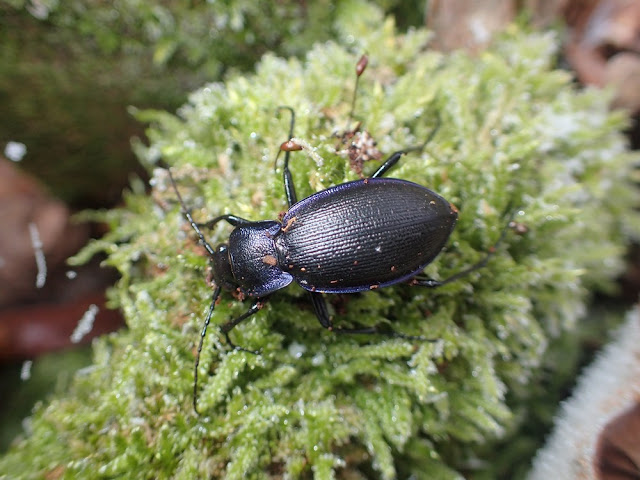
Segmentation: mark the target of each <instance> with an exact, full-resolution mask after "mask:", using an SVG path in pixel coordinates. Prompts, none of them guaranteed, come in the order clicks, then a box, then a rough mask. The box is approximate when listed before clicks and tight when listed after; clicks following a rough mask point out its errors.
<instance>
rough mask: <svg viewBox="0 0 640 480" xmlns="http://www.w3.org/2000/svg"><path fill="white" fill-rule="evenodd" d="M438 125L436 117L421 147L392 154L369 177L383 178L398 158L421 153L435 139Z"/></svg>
mask: <svg viewBox="0 0 640 480" xmlns="http://www.w3.org/2000/svg"><path fill="white" fill-rule="evenodd" d="M440 123H441V122H440V116H438V117H436V126H435V127H433V130H431V133H430V134H429V136H428V137H427V139H426V140H425V141H424V143H423V144H422V145H419V146H417V147H411V148H406V149H404V150H400V151H398V152H395V153H392V154H391V156H389V158H387V159H386V160H385V161H384V162H383V163H382V165H380V166H379V167H378V169H377V170H376V171H375V172H374V173H373V175H371V178H380V177H382V176H384V174H385V173H387V171H389V169H391V167H393V166H394V165H395V164H396V163H398V161H399V160H400V158H402V156H403V155H405V154H407V153H409V152H421V151H422V150H423V149H424V147H426V146H427V144H428V143H429V142H431V140H433V137H435V135H436V133H437V132H438V130H439V129H440Z"/></svg>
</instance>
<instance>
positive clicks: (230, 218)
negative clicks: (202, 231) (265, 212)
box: [196, 215, 253, 229]
mask: <svg viewBox="0 0 640 480" xmlns="http://www.w3.org/2000/svg"><path fill="white" fill-rule="evenodd" d="M222 220H224V221H225V222H227V223H228V224H229V225H232V226H234V227H244V226H247V225H249V224H250V223H253V222H251V220H246V219H244V218H241V217H237V216H235V215H220V216H218V217H216V218H212V219H211V220H209V221H207V222H205V223H196V225H197V226H198V227H200V228H208V229H211V228H213V227H214V226H215V224H216V223H218V222H221V221H222Z"/></svg>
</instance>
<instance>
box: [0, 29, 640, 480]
mask: <svg viewBox="0 0 640 480" xmlns="http://www.w3.org/2000/svg"><path fill="white" fill-rule="evenodd" d="M349 26H350V28H352V29H353V37H352V38H354V39H356V40H355V43H353V44H351V45H350V46H349V49H346V48H345V47H343V46H340V45H337V44H334V43H327V44H323V45H318V46H316V47H315V48H314V49H312V50H311V51H310V52H309V53H308V55H307V56H306V58H305V59H304V61H298V60H283V59H281V58H276V57H274V56H267V57H265V58H263V60H262V61H261V62H260V64H259V65H258V66H257V69H256V73H255V74H254V75H248V76H236V77H232V78H230V79H229V80H228V81H227V82H226V83H225V84H218V83H216V84H211V85H207V86H206V87H204V88H202V89H200V90H198V91H196V92H194V93H193V94H192V95H191V97H190V100H189V102H188V103H187V104H186V105H184V106H183V107H182V108H181V109H180V111H179V112H178V115H176V116H174V115H170V114H167V113H163V112H157V111H155V112H138V116H139V118H140V119H142V120H144V121H147V122H150V123H151V125H152V127H151V128H150V130H149V138H150V142H151V143H150V146H148V147H145V146H142V145H137V146H136V150H137V152H138V153H139V155H140V157H141V159H142V160H143V162H144V163H145V164H146V165H147V166H148V167H149V168H153V165H154V163H155V162H156V161H157V159H159V158H162V159H163V160H164V161H165V162H167V163H169V164H170V165H172V169H173V172H174V175H175V176H176V178H177V181H178V184H179V188H180V190H181V192H182V195H183V196H184V198H185V200H186V202H187V204H188V205H189V206H190V207H192V209H193V214H194V216H195V217H196V218H197V219H202V220H204V219H208V218H212V217H213V216H216V215H219V214H223V213H233V214H236V215H239V216H241V217H244V218H248V219H274V218H277V217H278V214H279V213H280V212H282V211H283V210H285V209H286V202H285V199H284V191H283V186H282V180H281V172H278V173H275V172H274V170H273V161H274V158H275V156H276V152H277V150H278V147H279V145H280V144H281V143H282V142H283V141H284V140H286V139H287V130H288V121H289V119H288V117H287V116H286V115H280V116H278V115H276V109H277V107H278V106H280V105H283V104H286V105H290V106H291V107H293V108H294V109H295V111H296V114H297V123H296V129H295V136H296V137H297V138H299V139H300V142H301V143H305V145H308V146H309V149H307V150H305V151H303V152H296V153H294V154H293V156H292V170H293V175H294V180H295V183H296V186H297V188H298V195H299V196H300V197H301V198H302V197H304V196H306V195H309V194H311V193H312V192H314V191H317V190H320V189H323V188H326V187H328V186H330V185H334V184H337V183H341V182H344V181H347V180H352V179H356V178H358V176H357V174H356V173H355V172H354V171H352V169H351V168H350V167H349V163H348V160H346V159H345V158H344V157H342V156H340V155H337V154H336V147H337V146H338V149H340V148H342V147H340V146H339V145H338V143H339V139H338V138H337V136H336V134H340V133H342V132H344V131H345V130H346V129H347V128H349V126H348V114H349V106H350V100H351V91H352V86H353V82H354V75H353V68H354V63H355V61H356V59H357V56H358V53H359V52H362V51H367V52H368V53H369V56H370V58H371V63H370V66H369V68H368V70H367V71H366V72H365V74H364V76H363V77H362V79H361V90H360V95H359V97H358V101H357V109H356V114H355V117H356V119H355V120H354V121H353V122H352V125H351V128H352V127H353V126H354V124H355V123H356V121H358V122H362V128H363V129H366V130H367V131H368V132H369V133H370V134H371V135H372V136H373V138H374V139H375V140H376V141H377V142H378V147H379V148H380V150H381V151H383V152H393V151H396V150H398V149H402V148H405V147H407V146H415V145H419V144H420V143H422V142H423V141H424V139H425V138H427V137H428V135H429V133H430V132H431V131H432V130H433V128H434V126H435V124H436V121H435V119H436V118H438V117H439V118H440V120H441V127H440V129H439V131H438V132H437V134H436V136H435V138H434V139H433V141H432V142H431V143H429V145H428V146H427V147H426V148H425V150H424V152H423V153H422V154H417V153H412V154H409V155H407V156H405V157H404V158H403V160H402V161H401V163H400V164H399V165H398V166H397V167H396V168H395V169H394V170H393V173H392V175H393V176H394V177H399V178H406V179H410V180H412V181H415V182H417V183H420V184H422V185H426V186H429V187H430V188H432V189H433V190H435V191H437V192H439V193H440V194H442V195H443V196H444V197H445V198H447V199H448V200H450V201H451V202H452V203H454V204H455V205H456V206H457V207H458V208H459V210H460V217H459V222H458V225H457V227H456V229H455V232H454V234H453V236H452V238H451V240H450V242H449V244H448V245H447V247H446V248H445V250H444V251H443V252H442V254H441V255H440V256H439V257H438V258H437V260H436V261H435V262H434V263H433V264H431V265H430V266H429V267H428V268H427V274H428V275H429V276H432V277H434V278H446V277H448V276H450V275H451V274H452V273H454V272H458V271H460V270H462V269H464V268H465V267H467V266H469V265H471V264H473V263H474V262H476V261H478V260H479V259H480V258H481V257H482V256H483V255H484V254H485V252H486V251H487V250H488V249H489V248H491V246H492V245H493V244H494V243H495V242H496V239H497V238H498V236H499V235H500V232H501V230H502V228H503V226H504V224H505V222H506V220H505V212H507V211H509V210H512V209H515V210H516V211H517V215H516V218H515V220H516V222H518V223H519V224H520V227H521V228H520V230H521V233H520V234H516V233H515V232H514V231H510V232H509V233H508V235H507V237H506V240H505V241H504V243H503V244H502V246H501V247H500V248H499V250H498V251H497V252H496V255H495V256H494V257H493V258H492V259H491V261H490V262H489V264H488V265H487V267H486V268H484V269H482V270H480V271H478V272H476V273H474V274H472V275H470V276H468V277H466V278H464V279H461V280H460V281H457V282H454V283H451V284H448V285H446V286H445V287H442V288H439V289H435V290H427V289H419V288H412V287H410V286H408V285H404V284H403V285H397V286H394V287H391V288H386V289H381V290H379V291H377V292H368V293H365V294H362V295H348V296H346V295H345V296H332V297H330V298H329V300H330V302H331V308H332V309H333V310H334V312H335V315H336V323H338V324H340V325H343V326H352V325H361V326H369V325H378V324H381V323H389V324H391V325H392V327H393V328H394V329H395V330H397V331H400V332H403V333H407V334H410V335H423V336H425V337H428V338H432V339H440V340H439V341H437V342H420V341H408V340H402V339H390V338H386V337H380V336H347V335H343V336H336V335H334V334H332V333H331V332H328V331H325V330H324V329H322V327H321V326H320V325H319V324H318V322H317V320H316V319H315V316H314V314H313V311H312V309H311V307H310V305H309V303H308V302H307V299H306V296H305V292H304V291H303V290H302V289H301V288H299V287H297V286H291V287H289V288H287V289H285V290H283V291H281V292H278V293H276V294H274V295H273V296H272V298H271V299H270V301H269V303H268V304H267V306H266V307H265V308H264V309H262V310H261V311H260V312H259V313H258V314H257V315H255V316H253V317H251V319H250V320H248V321H246V322H245V323H243V324H241V325H240V326H238V327H237V328H236V329H234V330H233V332H232V338H233V339H234V341H235V343H237V344H238V345H241V346H243V347H245V348H248V349H252V350H260V352H261V354H260V355H253V354H250V353H247V352H243V351H229V349H228V348H227V347H226V345H225V344H224V341H223V339H222V338H220V336H219V335H217V332H216V330H215V328H211V329H210V333H209V335H208V336H207V339H206V343H205V349H204V350H203V353H202V359H201V368H200V371H199V372H200V378H201V384H200V404H199V405H200V408H201V410H202V411H203V412H204V416H203V417H197V416H195V415H194V413H193V410H192V408H191V395H192V383H193V374H192V368H193V361H194V349H195V346H196V345H197V341H198V339H199V330H200V328H201V325H202V321H203V317H204V314H205V311H206V309H207V307H208V302H209V299H210V296H211V288H210V286H208V285H207V283H206V282H205V278H206V276H207V258H206V256H205V255H204V250H203V249H202V248H201V247H199V246H198V245H197V243H196V241H195V239H194V236H193V234H192V232H191V231H190V229H189V227H188V225H186V224H185V222H184V220H183V218H182V216H181V214H180V211H179V208H178V205H177V203H176V199H175V194H174V192H173V191H172V190H171V189H170V188H169V184H168V179H167V176H166V172H164V171H162V170H161V169H156V170H155V173H154V177H153V180H152V185H153V191H152V194H151V196H146V195H144V194H143V190H142V186H140V185H138V186H135V185H134V187H135V188H134V191H133V192H132V193H131V194H129V195H128V197H127V206H126V208H125V209H122V210H118V211H112V212H109V213H106V214H105V215H104V217H105V219H106V220H108V221H109V222H110V223H111V226H112V228H113V231H112V232H111V233H110V234H108V235H107V236H106V237H105V238H103V239H102V240H99V241H97V242H95V243H94V244H93V245H92V246H90V247H89V248H87V249H86V250H85V252H84V253H83V254H82V255H80V256H78V257H77V258H76V261H82V260H83V259H84V258H85V257H87V256H89V255H91V254H92V252H94V251H96V250H104V251H106V252H108V253H109V259H108V263H109V264H111V265H114V266H116V267H117V268H118V269H119V270H120V272H121V274H122V279H121V280H120V282H119V283H118V285H117V287H116V288H114V289H113V290H112V291H111V302H112V305H113V306H118V307H119V308H121V309H122V311H123V312H124V315H125V316H126V318H127V322H128V326H129V330H128V331H126V332H121V333H118V334H113V335H110V336H107V337H104V338H102V339H101V340H100V341H98V342H97V343H96V345H95V364H94V366H93V367H91V368H90V369H86V370H84V371H83V372H82V373H81V374H79V375H78V377H77V380H76V382H75V385H74V386H73V388H72V389H71V391H70V392H69V395H68V396H66V397H58V398H56V399H54V400H52V402H51V403H50V404H48V405H47V406H42V407H40V408H39V409H37V411H36V412H35V413H34V416H33V418H32V422H31V425H32V427H31V431H30V432H29V434H28V435H26V437H25V439H24V440H23V441H22V442H20V443H19V444H17V445H16V446H15V448H13V450H12V451H11V452H10V453H9V454H8V455H7V456H5V458H4V459H2V460H1V461H0V472H2V471H5V472H11V474H12V475H13V476H15V477H16V478H17V477H30V476H32V475H33V476H36V475H40V476H44V475H54V476H56V477H58V478H99V477H100V478H103V477H129V476H131V474H132V472H135V476H136V477H137V478H189V479H192V478H211V477H213V478H222V477H224V478H229V479H234V478H281V477H286V478H298V477H304V478H311V477H313V478H317V479H330V478H346V477H349V478H375V477H379V478H383V479H391V478H395V477H396V476H401V477H403V478H406V477H408V476H409V475H414V478H456V477H457V476H459V475H461V473H460V472H462V471H465V470H466V469H469V468H472V467H470V466H471V465H482V463H481V462H478V461H477V459H478V457H477V455H476V454H475V453H474V452H475V451H476V450H475V449H476V446H477V445H478V444H485V443H486V442H488V441H490V440H491V439H492V438H495V437H498V436H500V435H501V433H502V432H503V431H505V429H506V428H508V426H509V425H510V422H511V419H512V418H511V412H510V410H509V408H508V407H507V404H506V401H505V395H506V393H507V392H508V391H509V389H510V388H512V387H513V386H516V385H519V386H521V385H522V384H524V383H526V382H527V381H528V379H529V378H530V376H531V374H532V372H533V371H535V368H536V367H537V366H538V365H539V364H540V362H541V357H542V354H543V353H544V351H545V346H546V344H547V341H548V339H549V338H551V337H553V336H555V335H557V334H559V333H560V332H563V331H566V330H567V329H570V328H573V327H574V326H575V324H576V321H577V320H579V318H580V316H581V315H582V313H583V310H584V302H585V300H586V298H587V295H588V291H589V289H590V288H591V287H596V286H597V287H600V288H608V287H609V286H610V285H609V279H610V278H611V277H612V276H613V275H615V274H616V272H618V270H619V267H620V261H619V258H620V254H621V252H622V244H623V240H624V237H625V235H628V234H631V233H635V232H636V231H637V230H638V229H637V227H638V219H637V217H636V216H635V215H634V214H633V213H632V210H631V206H632V205H633V204H635V202H636V198H635V193H634V190H633V189H632V188H630V186H629V185H627V183H626V178H627V170H628V167H629V165H630V161H631V158H630V156H629V154H627V153H625V145H624V142H623V140H622V137H621V136H620V135H619V134H618V133H617V131H618V130H619V129H620V128H621V127H622V126H623V125H624V118H623V116H622V115H620V114H617V113H609V112H608V110H607V102H608V98H607V97H606V95H603V93H602V92H600V91H591V90H588V91H584V92H576V91H575V90H574V88H573V86H572V85H571V79H570V77H569V76H568V74H567V73H565V72H561V71H555V70H551V66H552V64H553V60H554V58H553V56H554V42H555V39H554V37H553V36H552V35H547V34H535V35H531V34H529V35H527V34H524V33H522V32H519V31H517V30H515V29H514V30H513V31H512V32H510V33H509V34H508V35H506V37H505V38H504V39H503V40H502V41H499V42H498V43H497V44H496V46H495V47H494V48H493V49H492V50H490V51H487V52H485V53H484V54H482V56H481V57H480V58H476V59H470V58H468V57H466V56H464V55H463V54H453V55H451V56H441V55H440V54H437V53H434V52H431V51H429V50H428V49H427V48H425V47H426V45H427V43H428V42H427V41H428V35H427V33H425V32H424V31H415V32H412V33H409V34H407V35H404V36H397V35H396V34H395V32H394V26H393V23H392V22H390V21H386V22H384V23H375V22H371V21H370V22H367V21H366V19H363V20H362V22H361V23H358V22H351V23H349ZM364 168H365V171H371V170H373V169H374V168H375V167H374V166H373V165H369V164H365V166H364ZM228 234H229V228H228V227H227V226H225V225H219V226H218V227H217V228H216V229H215V230H214V231H213V232H211V233H210V241H211V242H212V243H216V242H220V241H223V240H224V239H225V238H226V236H228ZM247 308H248V306H247V304H242V303H241V302H238V301H236V300H234V299H233V298H232V297H231V296H229V295H227V296H224V297H223V299H222V301H221V302H220V304H219V305H218V306H217V307H216V311H215V314H214V317H213V320H212V324H214V325H215V324H222V323H224V322H226V321H227V320H228V319H229V318H231V317H235V316H237V315H239V314H240V313H242V312H244V311H245V310H246V309H247Z"/></svg>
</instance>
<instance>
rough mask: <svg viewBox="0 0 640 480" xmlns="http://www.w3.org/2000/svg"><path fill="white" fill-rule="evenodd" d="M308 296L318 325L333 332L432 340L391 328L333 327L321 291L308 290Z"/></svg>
mask: <svg viewBox="0 0 640 480" xmlns="http://www.w3.org/2000/svg"><path fill="white" fill-rule="evenodd" d="M309 297H310V298H311V303H312V304H313V309H314V311H315V312H316V316H317V317H318V321H319V322H320V325H322V326H323V327H324V328H326V329H327V330H330V331H332V332H334V333H339V334H347V335H358V334H363V335H385V336H387V337H392V338H404V339H406V340H422V341H427V342H431V341H434V340H431V339H428V338H425V337H422V336H419V335H405V334H404V333H398V332H395V331H393V330H390V331H387V332H385V331H380V330H378V328H376V327H360V328H343V327H334V326H333V322H332V321H331V316H330V315H329V310H327V302H326V301H325V299H324V297H323V296H322V294H321V293H318V292H309Z"/></svg>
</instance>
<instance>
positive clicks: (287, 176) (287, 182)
mask: <svg viewBox="0 0 640 480" xmlns="http://www.w3.org/2000/svg"><path fill="white" fill-rule="evenodd" d="M278 110H289V112H290V113H291V123H290V124H289V140H290V139H292V138H293V127H294V126H295V123H296V112H295V111H294V110H293V108H291V107H287V106H281V107H278ZM288 143H289V142H285V143H283V144H282V145H281V146H280V152H281V151H282V150H284V166H283V167H282V177H283V180H284V192H285V194H286V196H287V204H288V205H289V207H291V205H293V204H294V203H296V202H297V201H298V196H297V195H296V187H295V185H294V184H293V177H292V176H291V170H289V157H290V156H291V151H292V150H300V147H299V146H296V145H295V144H294V145H291V146H288ZM290 143H293V142H290ZM280 152H278V155H279V154H280ZM277 161H278V157H276V162H277Z"/></svg>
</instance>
